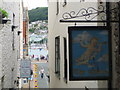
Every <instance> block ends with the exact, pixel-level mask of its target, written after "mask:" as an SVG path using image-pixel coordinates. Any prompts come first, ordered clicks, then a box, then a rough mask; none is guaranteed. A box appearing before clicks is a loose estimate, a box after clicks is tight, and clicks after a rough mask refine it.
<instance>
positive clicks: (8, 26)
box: [0, 0, 23, 89]
mask: <svg viewBox="0 0 120 90" xmlns="http://www.w3.org/2000/svg"><path fill="white" fill-rule="evenodd" d="M0 4H1V5H0V8H2V9H4V10H6V11H7V12H8V19H9V20H8V22H7V23H4V24H0V27H1V28H0V37H1V38H0V72H1V73H0V89H2V88H17V87H18V82H19V81H18V74H17V70H18V68H17V66H18V65H17V64H18V59H20V58H22V51H21V50H23V49H22V46H21V43H20V42H21V38H22V37H21V35H20V33H22V26H21V25H22V13H20V12H22V2H21V0H17V1H16V0H14V1H9V0H0Z"/></svg>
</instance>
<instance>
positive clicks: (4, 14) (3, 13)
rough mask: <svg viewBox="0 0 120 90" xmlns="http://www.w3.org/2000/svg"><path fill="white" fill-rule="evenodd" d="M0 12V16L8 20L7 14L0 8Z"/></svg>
mask: <svg viewBox="0 0 120 90" xmlns="http://www.w3.org/2000/svg"><path fill="white" fill-rule="evenodd" d="M0 12H2V16H3V17H6V18H8V13H7V12H6V11H5V10H3V9H1V8H0Z"/></svg>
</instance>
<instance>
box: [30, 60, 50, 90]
mask: <svg viewBox="0 0 120 90" xmlns="http://www.w3.org/2000/svg"><path fill="white" fill-rule="evenodd" d="M31 65H32V69H33V82H32V83H33V88H48V87H49V83H48V77H47V75H48V62H46V61H45V60H42V61H33V62H31ZM42 68H43V69H44V75H43V78H41V73H40V70H41V69H42Z"/></svg>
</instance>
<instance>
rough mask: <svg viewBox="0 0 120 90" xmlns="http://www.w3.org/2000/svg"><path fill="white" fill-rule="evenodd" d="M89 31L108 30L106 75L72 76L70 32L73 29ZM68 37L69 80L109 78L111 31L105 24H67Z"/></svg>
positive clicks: (110, 73) (110, 72)
mask: <svg viewBox="0 0 120 90" xmlns="http://www.w3.org/2000/svg"><path fill="white" fill-rule="evenodd" d="M84 30H85V31H86V30H87V31H90V30H95V31H97V30H106V31H107V32H108V62H109V63H108V70H109V72H108V76H94V77H91V76H86V77H82V76H79V77H77V78H76V77H74V76H73V71H72V69H73V63H72V58H73V57H72V54H73V51H72V32H74V31H78V32H80V31H84ZM68 39H69V42H68V43H69V80H70V81H80V80H111V77H112V58H111V57H112V54H111V31H110V30H109V29H108V28H107V27H106V26H69V27H68Z"/></svg>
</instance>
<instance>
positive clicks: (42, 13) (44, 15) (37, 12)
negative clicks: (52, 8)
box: [28, 7, 48, 22]
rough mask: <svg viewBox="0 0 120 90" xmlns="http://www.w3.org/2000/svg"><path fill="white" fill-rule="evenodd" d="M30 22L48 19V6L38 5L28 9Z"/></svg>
mask: <svg viewBox="0 0 120 90" xmlns="http://www.w3.org/2000/svg"><path fill="white" fill-rule="evenodd" d="M28 14H29V19H30V22H34V21H37V20H48V7H38V8H36V9H32V10H29V11H28Z"/></svg>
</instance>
